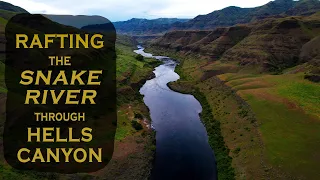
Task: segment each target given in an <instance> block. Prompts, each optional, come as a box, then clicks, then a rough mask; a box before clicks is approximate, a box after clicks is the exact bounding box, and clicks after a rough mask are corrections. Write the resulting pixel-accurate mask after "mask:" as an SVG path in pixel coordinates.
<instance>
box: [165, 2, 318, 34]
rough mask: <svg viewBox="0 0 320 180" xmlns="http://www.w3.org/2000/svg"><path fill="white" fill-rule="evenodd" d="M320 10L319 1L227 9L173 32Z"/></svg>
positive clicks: (189, 22)
mask: <svg viewBox="0 0 320 180" xmlns="http://www.w3.org/2000/svg"><path fill="white" fill-rule="evenodd" d="M319 10H320V2H319V1H318V0H300V1H293V0H275V1H271V2H269V3H267V4H265V5H263V6H260V7H255V8H240V7H234V6H231V7H227V8H224V9H222V10H218V11H214V12H212V13H209V14H207V15H200V16H197V17H195V18H194V19H192V20H190V21H188V22H184V23H176V24H174V25H173V26H172V28H171V30H182V29H183V30H187V29H188V30H195V29H197V30H204V29H213V28H217V27H226V26H233V25H236V24H244V23H249V22H254V21H256V20H261V19H265V18H268V17H272V16H284V15H291V16H293V15H310V14H312V13H315V12H317V11H319Z"/></svg>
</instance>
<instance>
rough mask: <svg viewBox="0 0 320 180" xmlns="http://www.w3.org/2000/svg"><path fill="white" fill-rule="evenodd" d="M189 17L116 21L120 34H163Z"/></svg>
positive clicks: (115, 24)
mask: <svg viewBox="0 0 320 180" xmlns="http://www.w3.org/2000/svg"><path fill="white" fill-rule="evenodd" d="M186 21H188V19H177V18H159V19H152V20H148V19H137V18H133V19H130V20H128V21H119V22H114V23H113V24H114V26H115V28H116V30H117V33H118V34H126V35H155V34H162V33H164V32H166V31H167V30H168V29H170V28H171V25H172V24H173V23H176V22H186Z"/></svg>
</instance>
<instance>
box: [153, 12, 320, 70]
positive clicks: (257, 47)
mask: <svg viewBox="0 0 320 180" xmlns="http://www.w3.org/2000/svg"><path fill="white" fill-rule="evenodd" d="M182 32H183V33H182ZM319 34H320V18H319V14H315V15H312V16H309V17H298V16H296V17H285V18H270V19H266V20H263V21H259V22H255V23H251V24H248V25H241V26H240V25H238V26H233V27H229V28H217V29H215V30H212V31H172V32H169V33H167V34H166V35H164V36H163V37H161V38H158V39H157V40H155V41H153V42H152V43H151V46H154V47H162V48H169V49H174V50H175V51H180V52H183V53H186V54H191V53H193V54H199V55H201V56H202V57H203V58H206V59H209V60H217V59H221V60H222V61H235V62H238V63H239V64H240V65H243V66H245V65H259V66H260V67H261V68H262V69H263V70H264V71H281V70H283V69H285V68H288V67H292V66H294V65H297V64H300V63H302V62H304V61H305V60H303V59H301V58H300V51H301V48H302V47H303V45H304V44H306V43H307V42H309V41H310V40H312V39H313V38H315V37H316V36H317V35H319Z"/></svg>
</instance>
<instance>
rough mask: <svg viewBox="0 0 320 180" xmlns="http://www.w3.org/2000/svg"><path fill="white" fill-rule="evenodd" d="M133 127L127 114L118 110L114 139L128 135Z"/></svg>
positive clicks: (120, 138)
mask: <svg viewBox="0 0 320 180" xmlns="http://www.w3.org/2000/svg"><path fill="white" fill-rule="evenodd" d="M132 130H133V128H132V127H131V125H130V120H129V119H128V117H127V115H126V114H125V113H123V112H122V111H120V112H118V126H117V131H116V136H115V140H117V141H120V140H122V139H124V138H125V137H127V136H128V135H130V132H131V131H132Z"/></svg>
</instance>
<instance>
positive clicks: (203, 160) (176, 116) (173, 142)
mask: <svg viewBox="0 0 320 180" xmlns="http://www.w3.org/2000/svg"><path fill="white" fill-rule="evenodd" d="M138 48H139V49H138V50H135V53H138V54H141V55H143V56H145V57H153V58H156V59H158V60H161V61H163V62H164V64H162V65H160V66H158V67H157V68H155V71H154V73H155V75H156V77H155V78H154V79H151V80H148V81H147V82H146V83H145V84H144V86H143V87H142V88H141V89H140V93H141V94H142V95H144V98H143V100H144V102H145V104H146V105H147V106H148V107H149V109H150V116H151V119H152V126H153V128H154V129H155V130H156V141H157V143H156V146H157V150H156V157H155V162H154V167H153V170H152V175H151V179H153V180H171V179H175V180H180V179H181V180H189V179H197V180H211V179H217V177H216V164H215V157H214V154H213V151H212V149H211V147H210V146H209V144H208V137H207V132H206V129H205V128H204V125H203V124H202V123H201V121H200V117H199V113H200V112H201V111H202V108H201V105H200V103H199V102H198V101H197V99H195V98H194V96H192V95H187V94H181V93H178V92H174V91H172V90H170V89H169V88H168V86H167V83H168V82H172V81H176V80H178V79H179V78H180V77H179V75H178V74H177V73H175V72H174V69H175V67H176V65H177V63H176V62H175V61H174V60H172V59H170V58H168V57H165V56H152V54H150V53H145V52H144V49H143V48H142V47H141V46H138Z"/></svg>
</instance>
